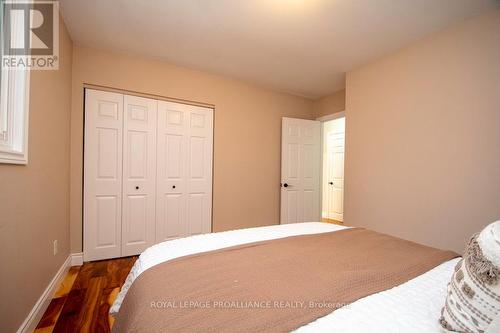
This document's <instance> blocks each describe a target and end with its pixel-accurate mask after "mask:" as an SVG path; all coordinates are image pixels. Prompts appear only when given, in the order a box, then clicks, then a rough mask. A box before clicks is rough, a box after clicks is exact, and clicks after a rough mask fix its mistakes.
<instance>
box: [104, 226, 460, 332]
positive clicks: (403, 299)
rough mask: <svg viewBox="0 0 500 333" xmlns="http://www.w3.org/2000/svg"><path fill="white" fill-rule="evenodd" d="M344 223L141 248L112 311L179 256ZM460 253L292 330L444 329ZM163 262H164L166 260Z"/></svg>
mask: <svg viewBox="0 0 500 333" xmlns="http://www.w3.org/2000/svg"><path fill="white" fill-rule="evenodd" d="M347 229H349V228H348V227H344V226H339V225H334V224H328V223H319V222H311V223H297V224H288V225H277V226H268V227H259V228H249V229H242V230H235V231H227V232H219V233H213V234H204V235H196V236H191V237H186V238H181V239H175V240H171V241H166V242H163V243H160V244H157V245H154V246H152V247H151V248H149V249H147V250H146V251H144V252H143V253H142V254H141V255H140V257H139V258H138V260H137V261H136V263H135V265H134V266H133V268H132V270H131V271H130V273H129V275H128V277H127V279H126V281H125V284H124V285H123V287H122V289H121V291H120V293H119V295H118V296H117V298H116V300H115V302H114V303H113V305H112V307H111V309H110V313H111V314H112V315H115V316H116V315H117V314H118V313H119V311H120V308H121V306H122V303H123V302H124V300H125V298H126V296H127V293H128V292H129V290H130V288H131V287H132V285H133V284H134V282H135V281H136V280H137V279H138V277H139V276H141V275H142V274H143V273H144V272H147V271H148V270H150V269H151V268H153V267H156V266H158V265H160V264H164V263H167V264H168V262H172V261H174V260H177V259H179V258H183V257H186V256H191V255H195V254H200V253H205V252H209V251H215V250H220V249H225V248H231V247H235V246H241V245H243V244H251V243H255V242H262V241H270V240H277V239H285V238H290V237H293V236H302V235H317V234H323V233H325V234H326V233H337V232H338V231H342V230H347ZM458 260H459V258H453V259H450V260H446V261H444V262H442V263H440V264H438V265H437V266H435V267H434V268H432V269H430V270H428V271H426V272H424V273H423V274H421V275H419V276H417V277H415V278H412V279H410V280H409V281H407V282H404V283H402V284H399V285H397V286H395V287H393V288H390V289H387V290H384V291H381V292H377V293H374V294H371V295H369V296H366V297H363V298H360V299H357V300H356V301H354V302H352V303H350V304H348V305H347V306H344V307H341V308H339V309H336V310H335V311H333V312H330V313H328V314H326V315H325V316H322V317H321V318H318V319H316V320H313V321H311V322H309V323H307V324H305V325H302V326H300V327H297V328H296V331H297V332H322V331H325V332H326V331H329V332H331V331H335V332H368V331H369V332H443V329H442V328H441V326H440V325H439V321H438V319H439V317H440V310H441V307H442V306H443V304H444V302H445V298H446V287H447V283H448V282H449V280H450V277H451V276H452V274H453V271H454V267H455V265H456V264H457V262H458ZM167 264H165V265H167Z"/></svg>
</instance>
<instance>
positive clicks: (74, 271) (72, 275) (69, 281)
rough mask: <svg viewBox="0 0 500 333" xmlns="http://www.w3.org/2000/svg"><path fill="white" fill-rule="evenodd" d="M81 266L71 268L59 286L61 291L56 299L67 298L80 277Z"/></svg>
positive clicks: (56, 295) (58, 291) (56, 294)
mask: <svg viewBox="0 0 500 333" xmlns="http://www.w3.org/2000/svg"><path fill="white" fill-rule="evenodd" d="M80 268H81V266H74V267H71V268H70V269H69V271H68V273H67V274H66V276H65V277H64V280H63V281H62V283H61V285H60V286H59V289H57V291H56V293H55V295H54V298H55V297H61V296H67V295H68V294H69V292H70V290H71V288H72V287H73V283H74V282H75V280H76V277H77V276H78V272H79V271H80Z"/></svg>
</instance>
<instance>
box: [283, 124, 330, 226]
mask: <svg viewBox="0 0 500 333" xmlns="http://www.w3.org/2000/svg"><path fill="white" fill-rule="evenodd" d="M281 134H282V139H281V215H280V220H281V223H282V224H284V223H298V222H312V221H319V220H320V209H321V208H320V199H319V198H320V183H319V179H320V170H321V161H320V151H321V125H320V122H319V121H313V120H304V119H295V118H283V120H282V133H281Z"/></svg>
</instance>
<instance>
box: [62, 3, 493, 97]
mask: <svg viewBox="0 0 500 333" xmlns="http://www.w3.org/2000/svg"><path fill="white" fill-rule="evenodd" d="M60 3H61V11H62V14H63V17H64V20H65V22H66V25H67V27H68V29H69V32H70V34H71V37H72V39H73V41H74V42H75V43H76V44H77V45H82V46H89V47H94V48H99V49H105V50H113V51H117V52H122V53H123V52H124V53H129V54H134V55H141V56H146V57H152V58H155V59H162V60H165V61H168V62H171V63H174V64H177V65H181V66H186V67H190V68H194V69H198V70H203V71H207V72H211V73H215V74H220V75H225V76H228V77H232V78H236V79H240V80H244V81H247V82H251V83H255V84H259V85H262V86H265V87H269V88H272V89H276V90H279V91H283V92H288V93H292V94H296V95H300V96H304V97H308V98H319V97H322V96H324V95H327V94H330V93H332V92H334V91H337V90H340V89H342V88H343V87H344V84H345V82H344V81H345V72H347V71H349V70H351V69H354V68H356V67H358V66H360V65H363V64H365V63H367V62H369V61H372V60H374V59H376V58H378V57H380V56H382V55H384V54H387V53H390V52H392V51H395V50H397V49H399V48H401V47H403V46H405V45H408V44H409V43H411V42H412V41H415V40H417V39H419V38H422V37H423V36H425V35H427V34H429V33H431V32H433V31H437V30H439V29H442V28H444V27H446V26H447V25H450V24H452V23H453V22H456V21H460V20H463V19H465V18H467V17H471V16H474V15H477V14H478V13H480V12H482V11H485V10H488V9H490V8H492V7H493V6H495V5H498V2H497V1H495V0H147V1H137V0H107V1H103V0H62V1H61V2H60Z"/></svg>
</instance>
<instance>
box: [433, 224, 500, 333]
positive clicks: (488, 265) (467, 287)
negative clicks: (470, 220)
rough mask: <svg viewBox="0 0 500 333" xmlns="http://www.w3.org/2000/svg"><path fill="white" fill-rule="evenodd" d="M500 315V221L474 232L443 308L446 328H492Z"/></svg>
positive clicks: (465, 330) (471, 330) (452, 279)
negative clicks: (478, 232)
mask: <svg viewBox="0 0 500 333" xmlns="http://www.w3.org/2000/svg"><path fill="white" fill-rule="evenodd" d="M499 316H500V221H497V222H494V223H492V224H490V225H488V226H487V227H486V228H484V229H483V231H481V233H480V234H479V235H478V234H475V235H474V236H472V238H471V240H470V241H469V244H468V245H467V248H466V250H465V254H464V258H463V259H462V260H460V261H459V262H458V264H457V266H456V267H455V273H454V274H453V276H452V278H451V281H450V283H448V296H447V298H446V302H445V305H444V307H443V309H442V310H441V318H440V320H439V321H440V323H441V326H443V328H445V329H447V330H450V331H457V332H480V333H483V332H486V331H487V330H488V332H490V329H495V328H493V327H491V326H493V325H495V326H496V324H495V323H494V321H495V322H496V320H497V319H496V318H498V317H499Z"/></svg>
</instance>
